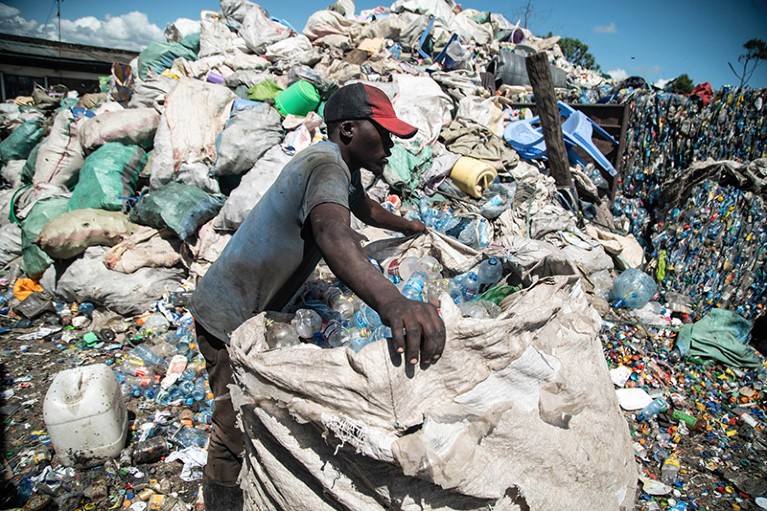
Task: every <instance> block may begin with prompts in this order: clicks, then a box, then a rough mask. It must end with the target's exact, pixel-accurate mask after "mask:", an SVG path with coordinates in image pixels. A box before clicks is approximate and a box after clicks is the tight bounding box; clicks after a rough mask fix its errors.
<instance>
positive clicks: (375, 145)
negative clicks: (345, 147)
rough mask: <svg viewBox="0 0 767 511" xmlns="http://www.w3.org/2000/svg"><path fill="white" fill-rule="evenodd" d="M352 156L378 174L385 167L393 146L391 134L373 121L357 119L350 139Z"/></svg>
mask: <svg viewBox="0 0 767 511" xmlns="http://www.w3.org/2000/svg"><path fill="white" fill-rule="evenodd" d="M352 146H353V151H354V157H355V159H356V160H357V161H358V162H359V165H360V166H361V167H363V168H366V169H368V170H369V171H370V172H372V173H373V174H375V175H377V176H380V175H381V174H383V171H384V167H386V162H387V158H388V157H389V156H391V148H392V147H393V146H394V142H392V139H391V134H390V133H389V132H388V131H386V130H385V129H383V128H382V127H381V126H379V125H378V124H377V123H375V122H374V121H370V120H367V119H364V120H360V121H357V131H356V133H355V135H354V138H353V141H352Z"/></svg>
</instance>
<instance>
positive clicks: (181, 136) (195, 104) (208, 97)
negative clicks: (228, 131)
mask: <svg viewBox="0 0 767 511" xmlns="http://www.w3.org/2000/svg"><path fill="white" fill-rule="evenodd" d="M234 98H235V95H234V93H233V92H232V91H230V90H229V89H227V88H226V87H222V86H221V85H214V84H211V83H206V82H203V81H200V80H193V79H189V78H181V79H180V80H179V83H178V85H176V87H174V88H173V90H171V91H170V92H169V93H168V95H167V97H166V99H165V111H164V112H163V114H162V117H161V119H160V125H159V127H158V129H157V133H156V134H155V143H154V146H155V151H154V156H153V158H152V177H153V178H154V177H155V174H162V173H165V174H167V173H173V172H175V171H177V170H178V169H179V167H181V165H182V164H184V163H187V164H193V163H198V162H199V163H202V164H204V165H207V166H210V165H212V164H213V162H214V161H216V149H215V141H216V136H217V135H218V134H219V133H220V132H221V130H223V129H224V125H225V124H226V121H227V120H228V119H229V112H230V110H231V108H232V102H233V101H234ZM164 137H167V139H165V138H164Z"/></svg>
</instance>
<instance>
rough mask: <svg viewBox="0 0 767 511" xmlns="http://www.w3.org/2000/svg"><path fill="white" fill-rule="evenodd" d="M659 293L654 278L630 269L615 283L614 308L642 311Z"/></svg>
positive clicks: (613, 292)
mask: <svg viewBox="0 0 767 511" xmlns="http://www.w3.org/2000/svg"><path fill="white" fill-rule="evenodd" d="M657 291H658V286H657V284H655V281H654V280H653V278H652V277H650V276H649V275H648V274H646V273H645V272H643V271H640V270H637V269H636V268H629V269H628V270H626V271H624V272H623V273H621V274H620V275H618V277H617V278H616V279H615V282H614V283H613V291H612V300H613V308H615V309H620V308H621V307H627V308H629V309H641V308H642V307H644V306H645V305H647V302H649V301H650V299H651V298H652V297H653V296H655V293H656V292H657Z"/></svg>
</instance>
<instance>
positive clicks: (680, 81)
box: [668, 73, 693, 94]
mask: <svg viewBox="0 0 767 511" xmlns="http://www.w3.org/2000/svg"><path fill="white" fill-rule="evenodd" d="M692 89H693V85H692V80H691V79H690V77H689V76H687V73H685V74H681V75H679V76H677V77H676V78H674V80H673V81H672V82H671V83H670V84H669V88H668V90H669V92H673V93H675V94H689V93H691V92H692Z"/></svg>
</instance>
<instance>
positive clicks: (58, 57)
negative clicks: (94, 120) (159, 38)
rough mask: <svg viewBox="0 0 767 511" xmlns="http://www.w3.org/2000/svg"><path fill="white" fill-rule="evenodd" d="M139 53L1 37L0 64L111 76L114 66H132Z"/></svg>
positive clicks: (41, 40)
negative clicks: (131, 63) (114, 64)
mask: <svg viewBox="0 0 767 511" xmlns="http://www.w3.org/2000/svg"><path fill="white" fill-rule="evenodd" d="M138 54H139V52H136V51H131V50H118V49H112V48H100V47H98V46H87V45H84V44H72V43H64V42H61V43H60V42H58V41H49V40H47V39H34V38H31V37H21V36H15V35H9V34H0V63H7V64H15V65H21V66H36V67H45V68H51V69H61V70H67V71H86V72H94V73H104V72H105V70H106V72H108V71H109V70H110V69H111V67H112V63H114V62H121V63H125V64H127V63H129V62H130V61H131V60H133V59H134V58H135V57H137V56H138Z"/></svg>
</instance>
